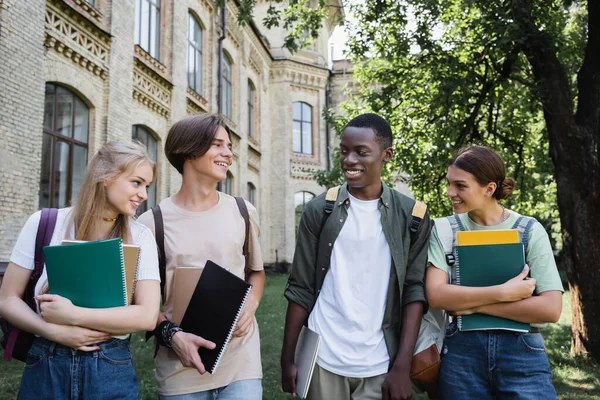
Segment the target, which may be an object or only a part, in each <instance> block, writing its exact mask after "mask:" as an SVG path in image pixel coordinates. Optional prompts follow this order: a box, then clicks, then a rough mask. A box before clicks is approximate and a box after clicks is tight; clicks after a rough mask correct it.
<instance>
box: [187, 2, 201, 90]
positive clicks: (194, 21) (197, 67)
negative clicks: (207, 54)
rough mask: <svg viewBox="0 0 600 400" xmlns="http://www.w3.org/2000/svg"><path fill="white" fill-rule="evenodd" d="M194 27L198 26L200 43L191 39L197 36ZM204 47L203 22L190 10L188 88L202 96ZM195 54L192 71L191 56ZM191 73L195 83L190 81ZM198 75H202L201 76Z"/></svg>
mask: <svg viewBox="0 0 600 400" xmlns="http://www.w3.org/2000/svg"><path fill="white" fill-rule="evenodd" d="M192 28H194V29H195V28H197V29H198V30H197V32H199V36H200V38H199V43H196V42H192V39H190V37H195V36H196V35H195V34H196V30H194V34H193V35H192V32H191V29H192ZM203 48H204V29H203V27H202V24H201V23H200V21H199V19H198V18H197V17H196V16H195V15H194V14H193V13H192V12H191V11H190V12H189V13H188V35H187V65H186V69H187V84H188V88H190V89H192V90H193V91H194V92H196V93H198V94H199V95H201V96H202V90H203V86H204V85H203V79H204V76H203V73H202V72H203V71H202V67H203V63H204V55H203V53H202V51H203ZM192 52H193V55H194V71H190V70H189V68H190V56H191V55H192ZM198 58H199V61H198ZM190 73H192V74H193V76H194V78H193V84H192V82H190ZM197 75H200V76H199V77H198V76H197ZM196 85H199V86H200V87H196Z"/></svg>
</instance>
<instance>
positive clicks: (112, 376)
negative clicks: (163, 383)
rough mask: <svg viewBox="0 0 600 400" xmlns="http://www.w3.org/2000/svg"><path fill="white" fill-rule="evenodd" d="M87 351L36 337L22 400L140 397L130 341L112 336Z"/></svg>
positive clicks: (21, 392)
mask: <svg viewBox="0 0 600 400" xmlns="http://www.w3.org/2000/svg"><path fill="white" fill-rule="evenodd" d="M99 346H100V350H98V351H92V352H83V351H77V350H73V349H71V348H70V347H66V346H63V345H61V344H58V343H55V342H51V341H49V340H47V339H44V338H36V339H35V341H34V342H33V345H32V346H31V349H30V350H29V354H27V360H26V361H25V369H24V371H23V377H22V378H21V388H20V390H19V400H29V399H31V400H33V399H35V400H40V399H48V400H54V399H65V400H74V399H86V400H88V399H98V400H100V399H102V400H105V399H115V400H116V399H119V400H120V399H139V394H138V382H137V378H136V375H135V370H134V369H133V361H132V357H131V352H130V351H129V340H120V339H115V338H112V339H109V340H107V341H106V342H104V343H101V344H99Z"/></svg>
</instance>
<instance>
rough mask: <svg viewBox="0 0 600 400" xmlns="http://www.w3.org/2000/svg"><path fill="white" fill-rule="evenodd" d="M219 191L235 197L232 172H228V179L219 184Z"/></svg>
mask: <svg viewBox="0 0 600 400" xmlns="http://www.w3.org/2000/svg"><path fill="white" fill-rule="evenodd" d="M217 190H218V191H219V192H223V193H226V194H228V195H230V196H233V175H231V172H229V171H227V179H225V180H224V181H221V182H219V183H218V184H217Z"/></svg>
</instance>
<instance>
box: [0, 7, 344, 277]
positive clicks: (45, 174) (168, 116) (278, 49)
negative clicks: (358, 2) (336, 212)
mask: <svg viewBox="0 0 600 400" xmlns="http://www.w3.org/2000/svg"><path fill="white" fill-rule="evenodd" d="M329 5H330V6H332V9H334V10H338V11H337V12H339V10H340V8H341V2H340V1H337V0H330V1H329ZM268 7H269V3H268V2H265V1H257V3H256V7H255V10H254V15H255V19H254V21H255V23H253V24H250V25H246V26H239V25H238V24H237V12H238V8H237V4H236V2H235V1H228V2H227V4H226V11H225V13H224V14H223V11H222V10H221V9H219V8H218V7H217V5H216V2H215V1H214V0H177V1H175V0H130V1H113V0H28V1H20V0H0V188H1V190H0V238H1V241H0V273H1V272H2V267H4V268H5V266H6V264H7V262H8V259H9V257H10V252H11V249H12V247H13V246H14V243H15V241H16V238H17V235H18V233H19V232H20V230H21V227H22V226H23V224H24V223H25V221H26V219H27V218H28V216H29V215H30V214H31V213H33V212H34V211H36V210H38V209H40V208H42V207H64V206H67V205H70V204H71V203H72V201H74V199H76V197H77V193H78V190H79V187H80V186H81V180H82V179H83V172H84V170H85V167H86V165H87V161H88V160H89V159H90V158H91V156H92V155H93V154H94V153H95V152H96V151H97V150H98V149H99V148H100V147H101V146H102V145H103V144H104V143H105V142H106V141H109V140H115V139H131V138H135V139H137V140H140V141H142V142H143V143H145V144H146V145H147V147H148V149H149V151H150V153H151V154H152V155H153V157H155V158H156V161H157V163H158V171H159V175H158V181H157V182H156V184H155V185H153V186H152V187H151V190H150V193H149V199H148V201H147V203H148V204H146V205H144V206H143V208H144V209H147V208H149V207H151V206H152V205H154V204H156V203H158V202H159V201H160V200H161V199H164V198H165V197H168V196H171V195H173V194H174V193H176V191H177V190H178V189H179V185H180V183H181V178H180V176H179V174H178V172H177V171H176V170H175V169H174V168H172V167H171V166H170V164H169V163H168V161H167V160H166V157H165V156H164V152H163V144H164V140H165V138H166V134H167V132H168V129H169V127H170V126H171V125H172V123H174V122H175V121H178V120H179V119H181V118H183V117H185V116H187V115H190V114H195V113H203V112H220V113H221V114H223V115H224V117H225V119H226V121H227V124H228V126H229V128H230V129H231V132H232V134H231V139H232V142H233V153H234V161H233V164H232V166H231V168H230V174H229V177H228V179H227V181H224V182H222V183H221V184H220V190H222V191H224V192H227V193H230V194H232V195H235V196H243V197H245V198H246V199H248V200H249V201H251V202H252V203H253V204H255V206H256V207H257V209H258V211H259V215H260V222H261V241H262V248H263V254H264V260H265V264H266V265H267V266H270V267H274V268H278V269H280V270H284V269H285V268H286V267H287V266H289V263H291V261H292V258H293V252H294V244H295V235H296V219H297V215H298V213H299V212H301V210H302V207H303V204H304V203H305V202H307V201H309V200H310V199H311V198H312V197H314V196H315V195H318V194H319V193H321V192H323V190H324V188H322V187H320V186H319V185H318V184H317V183H316V182H315V181H314V180H313V179H312V171H314V170H316V169H324V168H327V167H328V165H329V161H330V148H331V145H332V143H334V134H333V132H330V129H329V127H328V126H327V124H326V123H325V121H324V120H323V118H321V114H322V111H323V109H324V107H326V106H332V104H331V98H332V96H331V91H332V87H337V89H339V86H340V82H345V81H347V80H348V75H346V74H341V75H340V74H334V73H333V72H332V70H331V69H329V68H328V67H327V52H328V44H327V43H328V38H329V36H330V35H331V32H332V31H333V29H334V27H335V26H334V25H335V21H336V17H335V15H334V14H335V13H331V14H332V16H331V17H330V18H329V19H328V20H327V21H325V22H324V24H323V28H322V29H321V31H320V36H319V39H318V40H316V41H315V42H314V43H313V44H312V45H311V46H310V47H309V48H306V49H302V50H300V51H299V52H297V53H294V54H290V53H289V52H288V51H287V50H285V49H283V47H282V45H283V39H284V37H285V32H283V31H282V30H281V29H279V28H275V29H272V30H267V29H266V28H264V27H263V26H262V24H261V23H260V21H262V19H263V17H264V16H265V15H266V12H267V9H268ZM281 7H285V5H282V6H281ZM340 76H341V78H340ZM340 79H341V80H340ZM338 81H339V82H338ZM336 82H337V83H336ZM338 92H339V90H338ZM336 93H337V92H336ZM335 97H336V100H338V98H339V97H340V96H339V95H336V96H335Z"/></svg>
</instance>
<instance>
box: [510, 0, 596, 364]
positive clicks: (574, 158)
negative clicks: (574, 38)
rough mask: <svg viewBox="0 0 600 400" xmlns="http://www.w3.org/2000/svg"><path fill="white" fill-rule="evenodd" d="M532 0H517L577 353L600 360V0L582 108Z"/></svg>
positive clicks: (592, 9)
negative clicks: (551, 177)
mask: <svg viewBox="0 0 600 400" xmlns="http://www.w3.org/2000/svg"><path fill="white" fill-rule="evenodd" d="M530 1H531V0H514V1H513V2H512V11H513V15H514V19H515V23H516V24H517V25H518V27H519V30H520V31H521V32H520V33H521V34H522V36H523V50H524V52H525V55H526V56H527V59H528V60H529V62H530V64H531V66H532V69H533V75H534V79H535V82H536V84H537V86H538V89H539V96H540V100H541V102H542V104H543V107H544V118H545V120H546V125H547V128H548V138H549V143H550V156H551V157H552V161H553V163H554V167H555V175H556V184H557V197H558V209H559V212H560V222H561V226H562V236H563V252H564V254H563V256H564V263H565V266H566V269H567V275H568V278H569V289H570V291H571V300H572V304H571V307H572V330H573V339H572V345H571V353H572V354H581V355H589V356H591V357H592V358H593V359H594V360H595V361H596V362H600V291H598V290H597V286H598V284H599V283H600V267H598V262H599V260H600V162H599V159H598V147H599V145H600V2H597V1H588V43H587V47H586V53H585V57H584V62H583V65H582V67H581V69H580V71H579V75H578V100H579V101H578V105H577V113H576V114H575V113H574V111H573V103H574V102H573V100H572V97H571V91H570V87H569V80H568V78H567V75H566V73H565V70H564V68H563V67H562V65H561V63H560V61H559V60H558V58H557V56H556V46H555V45H554V43H553V42H552V39H551V38H550V37H549V35H548V34H547V33H546V32H544V31H542V30H540V29H539V28H538V27H537V26H535V23H534V22H533V21H534V19H533V18H532V15H531V3H530Z"/></svg>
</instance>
